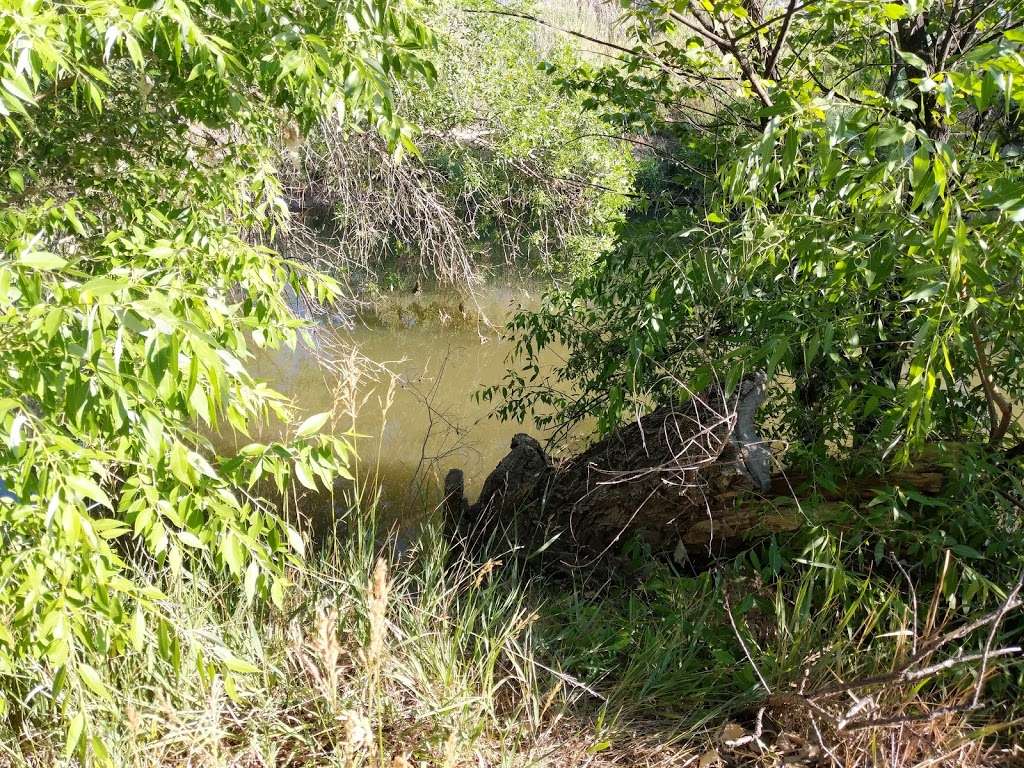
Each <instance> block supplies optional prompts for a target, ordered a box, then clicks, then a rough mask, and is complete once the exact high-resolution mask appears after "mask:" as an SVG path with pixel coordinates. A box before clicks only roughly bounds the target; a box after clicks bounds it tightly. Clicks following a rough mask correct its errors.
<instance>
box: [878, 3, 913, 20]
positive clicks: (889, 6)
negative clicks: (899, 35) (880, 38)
mask: <svg viewBox="0 0 1024 768" xmlns="http://www.w3.org/2000/svg"><path fill="white" fill-rule="evenodd" d="M882 13H883V14H884V15H885V18H887V19H890V20H892V21H897V20H899V19H904V18H906V17H907V16H908V15H909V11H908V10H907V6H905V5H903V3H885V4H884V5H883V6H882Z"/></svg>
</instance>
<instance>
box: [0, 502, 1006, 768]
mask: <svg viewBox="0 0 1024 768" xmlns="http://www.w3.org/2000/svg"><path fill="white" fill-rule="evenodd" d="M354 527H355V529H356V530H354V531H352V533H351V537H350V538H348V539H346V540H345V541H338V542H335V543H334V545H333V546H330V547H328V548H327V549H326V550H325V551H324V552H322V553H320V555H319V556H318V557H316V558H314V559H313V561H312V562H311V563H310V565H309V566H308V567H307V568H306V569H305V570H303V571H302V572H295V573H294V574H293V579H294V582H295V584H294V587H293V588H292V589H291V590H290V592H289V596H288V602H287V605H286V606H285V608H284V610H281V611H277V610H269V609H266V608H262V607H254V606H246V605H245V604H244V602H243V601H241V600H240V599H239V597H238V594H237V589H236V588H235V587H233V586H230V585H226V584H218V583H215V582H214V583H209V582H205V583H195V582H192V583H190V582H184V583H180V584H178V585H176V586H175V587H174V588H173V589H172V590H171V592H170V596H171V602H170V604H169V605H168V606H167V607H168V609H169V610H171V611H172V612H173V616H174V620H175V622H176V624H177V626H178V628H179V631H180V633H181V636H182V637H183V638H189V637H191V638H194V639H196V640H199V639H201V640H202V641H203V642H195V643H188V642H183V643H182V645H181V659H180V671H179V672H178V674H177V675H172V674H171V672H170V670H168V669H166V668H163V667H161V666H160V665H159V664H157V665H155V666H154V665H153V664H152V658H151V657H152V652H151V651H150V652H147V653H143V654H141V655H140V656H138V657H129V658H126V659H124V660H123V661H120V662H118V664H117V665H116V666H115V667H113V668H112V669H111V670H110V678H111V684H112V686H113V687H114V688H115V690H116V691H117V703H118V705H119V709H120V712H121V718H120V720H119V721H116V722H108V723H107V726H108V728H109V732H108V744H110V745H111V746H112V749H113V751H114V754H113V758H114V761H115V763H116V764H118V765H126V766H133V767H134V766H138V767H139V768H143V767H144V768H151V767H152V768H156V766H168V767H170V768H184V767H185V766H188V767H189V768H228V767H229V766H230V767H231V768H236V767H237V768H264V767H266V768H269V767H270V766H274V767H275V768H277V767H279V766H281V767H283V766H294V767H296V768H299V767H302V768H307V767H308V768H312V767H313V766H318V767H319V766H339V767H342V766H343V767H344V768H356V767H359V766H375V767H377V766H379V767H381V768H387V767H388V766H390V767H391V768H407V767H408V766H416V768H424V767H426V766H444V767H445V768H457V767H458V768H463V767H464V768H470V767H471V766H472V767H473V768H480V767H481V766H494V767H495V768H497V767H504V766H508V767H509V768H512V766H516V767H517V768H518V767H520V766H537V767H538V768H562V766H565V768H569V766H588V767H590V768H611V766H622V767H623V768H626V767H627V766H629V767H633V766H649V767H654V766H659V767H660V766H665V767H668V766H679V767H680V768H682V767H690V766H692V767H693V768H712V766H727V765H728V766H765V768H768V767H769V766H770V767H772V768H775V767H779V766H784V765H789V766H797V765H804V766H835V767H836V768H838V767H839V766H843V767H844V768H845V766H865V767H866V766H881V765H885V766H900V767H901V768H902V767H904V766H905V767H906V768H911V767H912V766H914V767H916V768H925V767H926V766H949V767H950V768H952V766H988V765H1007V764H1011V762H1012V761H1013V760H1015V759H1017V760H1019V759H1020V754H1019V752H1020V750H1019V748H1018V747H1016V746H1014V744H1013V743H1012V742H1013V738H1012V733H1013V731H1012V730H1008V729H1010V728H1013V727H1014V726H1013V725H1007V724H1006V723H1005V722H1002V721H1001V714H999V713H1005V712H1006V711H1009V709H1012V707H1007V706H1003V707H1002V708H1001V709H1000V707H998V706H997V707H996V708H994V709H993V708H989V709H982V710H973V709H971V708H970V707H969V705H970V704H971V702H972V699H973V697H974V695H975V692H976V690H977V687H976V683H975V679H974V678H973V677H972V675H971V671H972V669H973V667H971V666H970V665H967V664H965V665H957V664H955V663H954V664H950V665H949V667H948V672H949V673H950V675H951V679H950V680H948V681H946V682H942V681H941V680H940V681H938V682H936V683H935V684H934V685H929V686H926V687H921V686H920V685H918V684H917V683H918V682H920V681H919V680H916V679H914V680H911V679H910V678H907V680H903V679H902V678H900V675H901V674H902V671H903V670H920V669H921V667H922V665H928V664H934V663H936V662H937V661H939V660H940V658H943V657H940V656H939V655H936V654H937V652H938V650H939V649H938V646H937V645H936V642H937V641H939V640H942V639H943V638H946V637H947V636H949V635H950V630H951V628H952V625H950V624H949V623H948V622H947V621H946V620H945V619H943V618H942V617H943V615H944V614H943V612H942V611H941V610H936V611H934V612H931V611H926V610H922V611H921V615H922V626H921V629H920V632H919V633H918V634H917V635H914V637H910V635H906V636H904V637H903V638H901V639H900V641H899V642H900V645H899V646H898V647H902V648H904V649H906V651H905V653H902V654H900V653H897V652H894V651H893V648H895V647H897V646H894V645H893V639H892V638H887V637H886V636H885V635H886V634H888V632H887V631H886V630H891V629H892V626H893V625H891V624H887V623H886V622H887V617H888V616H890V615H891V616H896V615H903V614H902V613H901V612H900V611H894V612H893V613H891V614H889V613H886V612H885V609H874V608H872V609H869V610H867V611H866V612H861V613H862V615H861V616H860V619H858V620H857V621H858V622H861V621H867V622H869V623H874V624H875V625H876V628H875V629H874V630H867V629H866V628H865V627H866V625H865V624H861V623H857V624H856V625H855V624H853V623H851V624H849V625H844V624H843V623H842V622H836V621H835V619H834V618H833V612H832V607H831V606H829V605H824V606H822V610H821V615H820V616H817V617H813V618H812V619H811V620H809V621H808V620H803V621H801V622H795V621H793V622H790V623H788V624H787V623H784V622H780V621H778V620H773V619H772V618H771V617H765V618H764V620H763V621H762V622H761V625H759V626H754V622H755V621H756V620H757V619H756V616H754V614H750V613H748V614H747V615H746V617H745V618H744V617H742V616H740V615H739V613H738V611H737V618H736V620H735V621H734V622H733V623H732V624H730V622H729V621H728V620H727V619H726V617H725V616H724V613H725V612H727V611H725V609H726V605H724V604H722V603H721V593H720V592H718V591H717V590H715V589H710V590H708V591H702V589H701V588H699V587H698V586H695V583H696V582H695V581H694V580H692V579H689V580H686V579H681V580H679V581H678V582H675V583H674V587H673V588H677V589H678V591H679V596H680V599H681V601H682V602H676V601H675V598H673V597H671V596H663V597H661V598H652V597H650V596H648V597H647V598H643V601H644V602H643V604H642V605H640V604H638V603H637V601H638V600H640V599H641V598H640V597H639V596H640V595H642V594H643V592H642V590H641V591H638V589H637V587H635V586H633V587H626V588H625V591H598V592H597V593H595V592H594V591H593V590H592V589H590V588H586V587H585V586H584V585H572V584H565V583H562V584H559V585H558V586H557V587H555V588H553V586H552V584H550V583H546V582H538V581H531V580H530V579H527V578H525V577H524V576H523V575H522V574H520V573H518V572H517V571H516V568H515V566H513V565H509V563H511V562H513V561H512V560H510V559H508V558H507V555H504V556H503V557H502V558H500V559H501V560H502V562H498V560H499V558H494V559H491V560H487V561H485V562H484V563H483V564H479V563H476V562H472V561H470V560H466V559H459V558H455V557H454V556H453V555H451V554H450V553H449V552H448V551H447V548H446V546H445V545H444V543H443V542H442V541H441V540H440V537H439V536H437V535H436V534H437V532H436V531H429V532H426V533H425V534H424V536H423V538H422V539H421V540H420V542H419V543H418V544H417V545H416V546H414V547H413V548H412V549H411V550H409V551H407V552H406V553H404V554H403V555H402V557H401V558H396V557H395V556H394V554H393V550H392V549H390V548H389V547H388V546H384V547H381V546H380V545H379V543H377V542H378V539H377V538H376V537H375V536H374V534H373V531H368V530H362V531H361V530H358V529H359V525H358V523H357V522H355V521H354ZM503 563H504V564H503ZM702 583H710V582H708V581H707V580H704V581H703V582H702ZM732 583H733V587H731V588H738V586H739V584H740V582H738V581H734V582H732ZM886 602H887V603H892V600H891V599H889V600H887V601H886ZM638 605H640V608H642V610H643V611H647V612H646V613H637V610H638ZM846 607H847V612H848V613H850V614H851V616H852V615H853V614H855V613H857V609H856V607H853V608H852V609H851V606H850V605H849V604H847V606H846ZM734 608H735V607H734ZM587 610H590V611H591V613H590V614H585V613H584V611H587ZM701 611H703V612H704V613H703V615H704V616H705V618H704V619H702V620H701V621H700V622H698V623H694V624H692V625H691V622H692V621H694V619H695V616H696V615H697V613H698V612H701ZM666 613H667V615H668V616H671V617H672V618H671V620H668V621H665V620H664V618H658V617H659V616H664V615H666ZM586 615H590V616H591V617H592V618H591V619H589V620H588V619H586V618H585V616H586ZM990 616H991V614H990ZM1003 618H1005V616H1004V617H1003ZM1001 620H1002V619H1001ZM588 622H590V623H594V622H597V623H596V624H595V626H593V627H591V628H590V629H588V630H586V631H583V632H580V633H578V634H575V635H573V634H572V632H573V631H575V630H576V629H578V628H579V626H580V625H583V624H587V623H588ZM604 624H607V626H608V627H611V628H612V632H611V634H607V633H605V631H604V630H603V629H602V628H601V627H602V626H604ZM691 626H694V627H699V628H698V629H691V628H688V627H691ZM903 626H905V627H906V629H907V631H908V632H909V630H910V627H911V626H913V625H912V624H903ZM990 626H992V623H991V622H989V623H988V624H984V625H980V627H979V629H980V631H981V632H982V633H984V632H985V631H986V628H987V627H990ZM862 630H863V631H864V632H870V636H869V635H864V636H863V637H857V634H858V633H859V632H861V631H862ZM975 631H978V630H975ZM567 632H568V634H567ZM622 632H627V633H632V637H633V640H632V641H631V644H630V645H629V646H628V647H625V648H624V649H623V650H622V651H621V655H618V656H613V657H612V658H613V662H612V663H611V665H610V666H609V667H608V668H607V669H605V670H604V671H599V672H592V673H588V674H586V675H584V673H583V672H581V671H580V670H582V669H586V668H587V667H588V665H590V664H592V663H594V662H593V659H594V657H595V654H597V655H602V654H605V653H606V649H607V646H608V640H609V637H614V636H619V635H621V633H622ZM740 636H742V637H743V638H745V640H744V642H743V643H742V644H741V645H734V646H733V648H734V652H735V658H734V660H733V661H732V662H729V661H727V660H726V659H724V658H722V657H716V656H713V655H711V656H708V655H707V654H706V648H708V647H711V646H715V647H720V646H721V644H723V643H728V642H729V640H730V638H732V639H735V638H736V637H740ZM970 639H971V635H964V636H958V637H957V638H955V641H953V640H951V641H949V642H946V643H944V647H949V648H950V650H951V651H952V650H953V649H954V647H955V646H957V645H958V644H959V643H961V642H966V641H969V640H970ZM211 642H212V643H215V644H218V645H223V646H226V647H229V648H231V649H233V650H234V652H235V653H236V654H237V655H238V656H239V657H241V658H245V659H248V660H250V661H251V662H252V663H253V664H255V666H256V667H257V669H258V672H256V673H251V674H232V675H228V676H225V675H224V674H223V673H222V671H221V670H219V668H217V667H215V666H210V665H209V664H208V663H207V662H205V660H204V659H205V657H204V655H203V648H206V647H209V644H210V643H211ZM740 647H744V648H745V649H746V651H747V653H748V654H749V655H747V656H746V657H745V656H744V654H743V653H741V651H740ZM915 648H916V649H917V651H916V653H915V651H914V649H915ZM929 649H933V650H934V651H935V654H932V653H931V652H929V653H924V652H925V651H929ZM773 654H774V655H773ZM785 654H793V655H794V659H795V660H794V662H793V663H788V662H787V663H783V662H782V661H780V656H782V655H785ZM955 656H956V654H955V653H954V654H953V656H952V657H950V656H947V657H945V658H955ZM691 665H692V670H690V671H686V672H685V674H683V673H681V672H680V670H686V668H688V667H689V666H691ZM750 667H756V668H757V677H760V678H762V679H763V684H759V683H755V684H754V686H753V688H751V687H750V686H749V685H748V684H747V683H742V682H739V683H737V682H735V676H736V675H737V674H740V673H742V672H743V671H744V670H745V669H746V670H748V671H749V668H750ZM988 669H989V670H990V672H989V674H987V675H986V677H987V678H988V680H986V682H990V681H991V680H992V679H994V678H995V676H996V675H997V674H1000V673H1001V672H1002V671H1003V670H1002V669H1001V668H999V667H998V666H997V665H996V664H995V663H994V662H993V663H992V664H990V665H989V667H988ZM879 673H882V674H883V675H888V677H886V679H885V680H884V681H883V683H882V684H868V683H867V682H865V680H868V678H869V676H870V675H871V674H876V675H877V674H879ZM897 678H899V679H897ZM922 679H923V678H922ZM903 682H909V683H910V684H906V685H904V684H903ZM897 683H899V684H897ZM766 689H767V690H766ZM830 691H831V693H830ZM858 702H859V703H858ZM986 703H987V704H993V702H991V701H987V700H986ZM1002 704H1004V705H1008V704H1009V703H1008V702H1002ZM961 705H963V708H962V709H952V708H957V707H960V706H961ZM940 707H945V708H947V709H948V710H949V711H947V712H946V713H945V714H941V715H938V716H927V715H928V713H930V712H932V713H934V712H936V711H937V710H938V709H939V708H940ZM851 709H857V710H858V712H854V716H855V717H861V716H863V717H868V718H879V717H883V716H884V717H891V718H902V719H899V720H898V722H892V723H886V724H879V725H872V726H870V727H849V724H847V725H846V726H844V725H842V723H841V721H842V719H843V717H844V716H846V717H847V719H849V710H851ZM919 715H925V716H924V717H921V716H919ZM855 725H856V724H855ZM0 728H2V729H6V730H0V765H5V766H7V765H11V766H17V767H18V768H21V767H23V766H29V765H31V766H43V765H46V766H50V765H59V764H61V758H60V746H59V745H60V744H61V743H62V734H61V732H60V728H59V726H57V725H56V723H55V722H35V723H31V724H29V723H22V724H21V725H20V726H19V727H18V728H17V729H16V732H14V731H11V730H10V724H9V723H8V725H6V726H0ZM1000 734H1002V738H1001V739H1000V738H993V737H998V736H999V735H1000ZM1007 734H1011V738H1010V739H1007V738H1006V735H1007ZM1015 750H1016V751H1015Z"/></svg>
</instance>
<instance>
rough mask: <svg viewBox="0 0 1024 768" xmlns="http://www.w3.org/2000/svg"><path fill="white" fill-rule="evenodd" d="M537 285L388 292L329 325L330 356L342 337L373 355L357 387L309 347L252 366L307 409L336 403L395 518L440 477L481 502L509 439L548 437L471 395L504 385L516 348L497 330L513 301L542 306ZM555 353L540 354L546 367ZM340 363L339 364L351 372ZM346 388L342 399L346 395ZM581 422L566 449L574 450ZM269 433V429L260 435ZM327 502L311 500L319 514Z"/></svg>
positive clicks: (430, 502) (415, 508)
mask: <svg viewBox="0 0 1024 768" xmlns="http://www.w3.org/2000/svg"><path fill="white" fill-rule="evenodd" d="M538 304H539V291H538V290H537V289H535V288H533V287H530V286H523V285H490V286H486V287H484V288H480V289H478V290H477V291H475V295H473V296H472V297H467V296H460V295H458V294H454V293H446V292H424V293H418V294H416V295H397V296H389V297H386V298H385V300H384V301H383V302H382V303H380V305H379V306H378V308H377V310H376V311H375V312H374V313H372V314H367V315H364V316H362V317H360V318H358V321H357V322H356V324H355V327H354V328H352V329H348V330H345V329H338V328H331V329H330V336H331V338H332V341H333V342H334V343H333V344H332V355H334V356H337V352H336V351H334V347H335V346H336V345H337V343H338V342H340V344H341V349H346V348H351V349H354V350H356V351H357V352H358V353H359V355H361V356H363V357H364V358H365V360H366V362H365V363H364V366H363V367H364V369H365V370H367V371H368V372H369V374H370V375H367V376H365V377H364V378H362V379H361V380H360V381H359V382H358V384H357V385H356V386H355V387H354V388H353V387H351V386H349V387H346V381H351V380H350V379H347V377H346V376H345V375H344V374H343V373H339V372H332V371H331V370H327V369H325V368H324V366H323V365H322V364H321V362H320V359H319V356H318V355H317V354H316V353H315V352H314V350H313V349H311V348H310V347H309V346H305V345H299V346H298V347H297V348H296V349H295V350H294V351H289V350H279V351H274V352H270V353H263V354H261V355H260V356H259V357H258V358H257V359H256V361H255V364H254V365H253V366H252V370H253V372H254V373H255V374H256V375H257V376H258V377H260V378H262V379H264V380H266V381H268V383H270V384H271V385H272V386H274V387H275V388H276V389H278V391H280V392H282V393H283V394H285V395H287V396H289V397H290V398H292V399H293V401H294V403H295V405H296V406H297V407H298V408H299V409H300V410H301V411H302V412H304V413H309V414H312V413H319V412H323V411H327V410H330V409H331V408H332V407H338V410H339V412H340V416H339V418H337V419H336V420H335V421H334V422H332V423H333V424H334V429H335V431H336V432H345V431H346V430H348V429H353V431H355V432H356V433H359V434H360V435H362V437H358V438H355V444H356V451H357V453H358V457H359V458H358V463H357V467H356V470H357V472H356V475H357V478H358V479H359V480H360V484H361V485H362V486H363V487H364V492H365V489H366V488H372V489H379V492H380V507H381V512H382V514H383V516H384V517H385V518H386V519H388V520H397V521H405V522H412V521H413V519H414V518H417V519H418V518H421V517H422V516H423V515H424V514H425V513H426V514H429V512H430V510H431V509H432V508H433V507H434V506H436V504H437V503H438V502H439V500H440V498H441V493H440V488H441V487H442V484H443V478H444V475H445V473H446V472H447V471H448V470H449V469H451V468H453V467H459V468H461V469H462V470H463V471H464V472H465V478H466V490H467V495H468V496H469V498H470V499H471V500H474V499H475V498H476V496H477V494H478V493H479V491H480V488H481V486H482V484H483V482H484V479H485V478H486V477H487V475H488V474H489V473H490V472H491V470H493V469H494V467H495V465H496V464H497V463H498V462H499V461H500V460H501V459H502V458H503V457H504V456H505V454H506V453H507V452H508V449H509V443H510V441H511V439H512V436H513V435H514V434H515V433H517V432H523V431H525V432H529V433H530V434H533V435H535V436H537V437H538V438H539V439H541V440H542V441H543V440H544V439H545V438H546V437H547V434H545V433H544V432H543V431H541V430H538V429H537V428H535V427H534V425H533V423H532V421H529V422H528V423H526V424H519V423H514V422H513V423H509V422H503V421H501V420H499V419H496V418H492V417H491V412H492V410H493V407H494V406H493V404H491V403H486V402H481V401H480V400H479V399H477V398H476V397H475V395H476V393H478V392H479V391H480V390H481V389H482V388H483V387H485V386H487V385H490V384H496V383H498V382H500V381H501V379H502V377H503V376H504V374H505V371H506V369H507V367H508V366H509V364H510V362H509V360H510V353H511V352H512V344H511V343H510V342H508V341H506V340H504V339H503V338H502V335H501V329H502V327H503V326H504V323H505V321H506V320H507V319H508V318H509V317H510V315H511V313H512V312H513V311H514V310H515V308H516V307H518V306H524V307H536V306H537V305H538ZM558 359H559V353H558V351H557V350H549V351H548V352H547V354H546V355H545V357H544V359H543V364H544V367H546V368H547V369H548V370H550V369H551V367H553V366H554V365H555V364H557V362H558ZM344 368H345V366H342V369H344ZM339 392H341V393H342V394H341V396H340V397H339ZM353 394H354V395H355V400H356V402H357V404H358V408H357V412H356V413H355V417H354V420H352V419H351V416H350V415H349V414H348V413H347V412H346V411H345V405H346V402H347V401H351V400H352V395H353ZM582 432H583V431H582V430H577V436H576V437H574V438H573V440H571V441H570V442H569V444H568V445H567V446H566V447H565V450H569V449H570V448H573V447H578V445H579V443H580V441H581V439H582V438H581V437H580V435H581V434H582ZM261 437H262V438H264V439H266V438H267V437H269V435H262V436H261ZM338 503H339V502H338V501H337V495H336V496H335V500H334V501H333V502H331V501H329V500H328V499H325V498H319V499H307V504H308V505H309V506H310V507H311V508H316V509H317V511H316V512H315V513H314V514H316V515H319V516H321V517H322V516H323V515H324V514H325V506H326V507H327V508H328V509H330V508H331V507H330V505H331V504H333V505H334V507H333V508H335V509H336V508H337V505H338Z"/></svg>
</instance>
